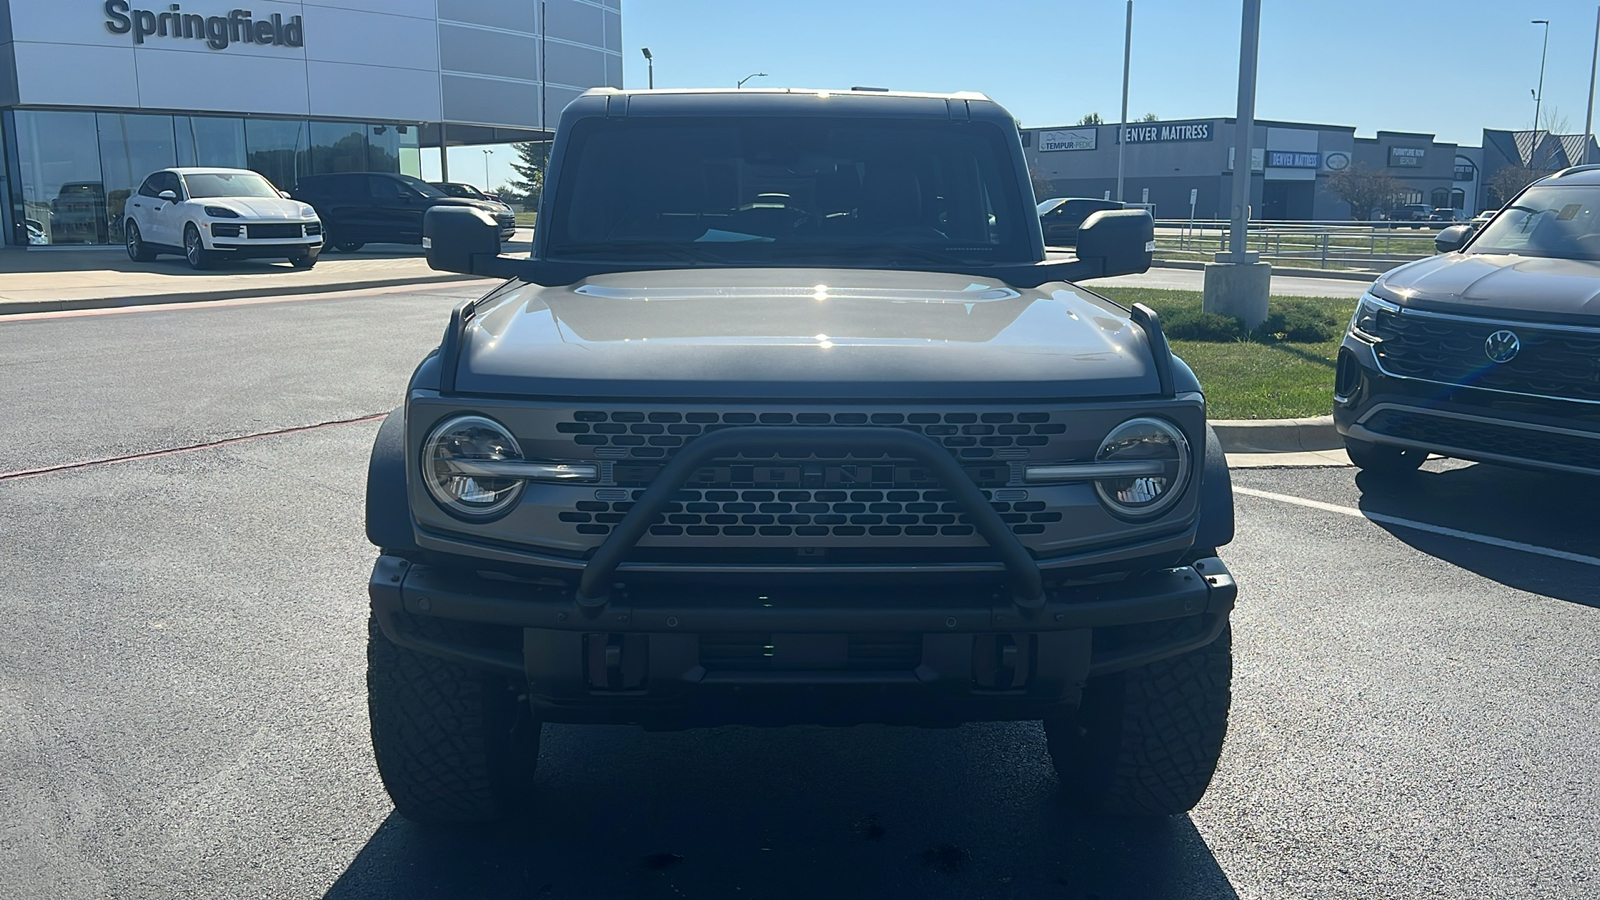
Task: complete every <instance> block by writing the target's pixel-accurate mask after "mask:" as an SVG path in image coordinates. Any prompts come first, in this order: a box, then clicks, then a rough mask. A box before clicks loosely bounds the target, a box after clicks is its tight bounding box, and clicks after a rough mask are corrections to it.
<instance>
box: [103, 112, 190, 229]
mask: <svg viewBox="0 0 1600 900" xmlns="http://www.w3.org/2000/svg"><path fill="white" fill-rule="evenodd" d="M97 119H98V125H99V131H100V169H101V179H100V180H101V183H102V184H103V185H104V186H105V192H106V194H105V204H106V229H105V231H106V238H109V239H110V242H111V243H115V244H120V243H122V225H123V219H124V217H125V215H126V212H127V206H128V197H130V196H132V194H133V192H134V191H136V190H138V189H139V185H141V184H144V180H145V179H146V178H148V177H150V173H151V172H154V171H156V170H157V169H166V168H170V167H172V166H175V165H177V163H178V151H177V146H176V144H175V142H174V141H173V137H172V117H171V116H146V115H118V114H116V113H100V114H99V115H98V117H97Z"/></svg>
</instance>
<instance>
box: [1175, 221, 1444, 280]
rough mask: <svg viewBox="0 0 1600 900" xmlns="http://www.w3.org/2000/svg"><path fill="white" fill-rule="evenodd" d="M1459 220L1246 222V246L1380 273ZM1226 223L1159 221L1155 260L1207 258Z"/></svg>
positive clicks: (1292, 262) (1297, 261)
mask: <svg viewBox="0 0 1600 900" xmlns="http://www.w3.org/2000/svg"><path fill="white" fill-rule="evenodd" d="M1455 224H1459V223H1455V222H1431V221H1418V222H1412V221H1379V222H1348V221H1346V222H1265V221H1254V222H1251V223H1250V226H1249V234H1248V237H1247V241H1246V243H1247V245H1248V248H1249V249H1250V250H1252V251H1254V252H1256V253H1260V254H1261V258H1262V259H1263V260H1264V261H1266V262H1270V263H1275V264H1277V265H1281V266H1285V267H1300V268H1315V269H1355V270H1360V271H1383V270H1387V269H1392V268H1394V267H1395V266H1398V265H1400V264H1402V263H1407V262H1411V261H1412V260H1416V259H1422V258H1423V257H1427V256H1432V255H1434V252H1435V251H1434V248H1433V240H1434V238H1436V237H1438V235H1439V232H1440V231H1442V230H1444V229H1445V228H1447V227H1449V226H1451V225H1455ZM1231 230H1232V226H1231V224H1230V223H1228V222H1226V221H1216V220H1198V219H1197V220H1194V221H1190V220H1187V219H1161V220H1157V222H1156V258H1157V259H1166V260H1184V259H1194V260H1208V259H1210V258H1211V256H1212V255H1213V254H1215V253H1219V252H1223V251H1226V250H1227V249H1228V236H1229V233H1230V231H1231Z"/></svg>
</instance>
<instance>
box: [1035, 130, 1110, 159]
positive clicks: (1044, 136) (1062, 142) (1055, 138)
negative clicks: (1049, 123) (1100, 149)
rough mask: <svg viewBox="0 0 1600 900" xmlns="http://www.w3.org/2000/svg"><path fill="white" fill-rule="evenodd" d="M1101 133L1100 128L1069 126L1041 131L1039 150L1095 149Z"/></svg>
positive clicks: (1042, 151)
mask: <svg viewBox="0 0 1600 900" xmlns="http://www.w3.org/2000/svg"><path fill="white" fill-rule="evenodd" d="M1099 135H1100V129H1098V128H1068V129H1064V130H1061V131H1041V132H1039V152H1041V153H1044V152H1046V151H1051V150H1093V149H1094V148H1095V142H1096V140H1097V139H1098V137H1099Z"/></svg>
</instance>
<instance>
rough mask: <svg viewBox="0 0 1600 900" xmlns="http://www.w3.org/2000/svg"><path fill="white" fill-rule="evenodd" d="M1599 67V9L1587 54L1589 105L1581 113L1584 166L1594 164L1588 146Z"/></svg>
mask: <svg viewBox="0 0 1600 900" xmlns="http://www.w3.org/2000/svg"><path fill="white" fill-rule="evenodd" d="M1597 67H1600V7H1596V8H1595V11H1594V52H1593V53H1591V54H1589V105H1588V106H1587V107H1585V108H1584V111H1583V141H1584V142H1583V161H1584V163H1585V164H1587V163H1591V162H1594V160H1592V159H1590V158H1589V145H1590V144H1591V143H1593V142H1594V74H1595V69H1596V68H1597Z"/></svg>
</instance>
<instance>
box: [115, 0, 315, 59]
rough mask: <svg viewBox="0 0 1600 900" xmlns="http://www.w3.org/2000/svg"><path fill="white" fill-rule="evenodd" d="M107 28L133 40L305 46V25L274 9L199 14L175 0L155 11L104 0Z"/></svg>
mask: <svg viewBox="0 0 1600 900" xmlns="http://www.w3.org/2000/svg"><path fill="white" fill-rule="evenodd" d="M105 14H106V30H107V31H109V32H111V33H112V34H130V35H132V36H133V42H134V43H135V44H143V43H144V42H145V40H146V39H147V38H168V39H172V38H178V39H180V40H200V41H205V42H206V46H207V47H210V48H211V49H213V50H226V49H228V45H230V44H266V45H269V46H276V47H303V46H305V25H304V23H302V22H301V21H300V17H299V16H290V17H289V20H288V21H287V22H285V21H284V19H283V16H281V15H279V14H278V13H273V14H272V16H271V17H270V18H265V19H252V18H251V14H250V10H248V9H233V10H229V11H228V14H227V15H226V16H201V15H196V14H194V13H186V12H184V11H183V10H182V9H181V8H180V7H179V4H177V3H172V4H168V5H167V8H166V9H164V10H162V11H160V12H157V11H154V10H149V9H134V8H133V7H131V6H130V5H129V4H128V0H106V5H105Z"/></svg>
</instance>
